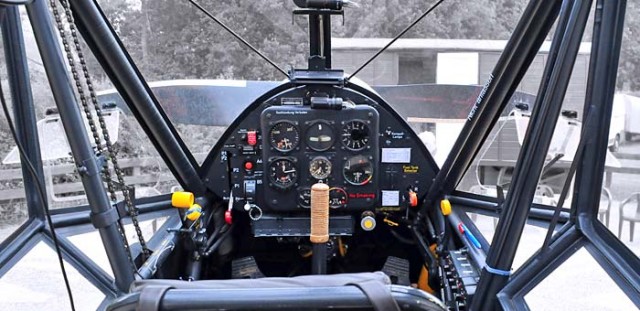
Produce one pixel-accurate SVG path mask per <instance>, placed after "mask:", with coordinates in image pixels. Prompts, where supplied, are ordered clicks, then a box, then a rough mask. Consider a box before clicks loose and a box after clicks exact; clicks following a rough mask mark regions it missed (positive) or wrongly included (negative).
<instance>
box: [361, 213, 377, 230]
mask: <svg viewBox="0 0 640 311" xmlns="http://www.w3.org/2000/svg"><path fill="white" fill-rule="evenodd" d="M360 226H361V227H362V229H363V230H364V231H371V230H373V229H375V227H376V219H375V218H373V217H371V216H365V217H363V218H362V220H361V221H360Z"/></svg>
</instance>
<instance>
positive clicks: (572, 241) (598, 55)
mask: <svg viewBox="0 0 640 311" xmlns="http://www.w3.org/2000/svg"><path fill="white" fill-rule="evenodd" d="M625 7H626V0H613V1H604V0H598V1H597V3H596V11H595V14H596V17H595V24H594V31H593V40H592V43H593V45H592V51H591V61H590V64H589V80H588V83H587V96H586V100H585V108H584V111H585V112H587V111H588V113H589V115H593V116H595V117H594V118H590V119H593V120H595V122H590V123H589V124H586V125H585V126H587V127H586V128H585V130H584V132H583V136H582V137H581V140H584V141H585V143H586V146H585V147H586V148H588V150H590V152H586V153H583V155H582V158H580V159H574V161H580V162H579V168H578V170H577V175H576V179H575V188H574V192H573V195H574V198H573V204H572V207H571V214H572V217H571V219H570V222H569V223H567V224H566V225H565V226H564V227H563V228H562V229H561V230H560V231H559V232H557V233H556V234H555V235H554V239H553V240H552V242H551V243H550V245H549V247H548V248H547V249H543V250H540V251H538V252H537V253H536V254H535V255H534V256H532V257H531V258H530V259H529V260H528V261H527V263H525V264H524V265H523V266H522V268H521V269H520V270H519V271H518V272H517V273H516V274H515V275H514V276H513V277H512V278H511V280H510V281H509V283H508V284H507V285H506V286H505V287H504V289H503V290H502V291H501V292H500V293H499V294H498V299H499V301H500V304H501V307H502V308H503V309H505V310H512V309H517V310H520V309H524V308H525V306H526V302H525V300H524V296H525V295H526V294H527V293H529V292H530V291H531V290H532V289H533V288H534V287H535V286H536V285H538V284H539V283H540V282H541V281H542V280H544V279H545V278H546V277H547V276H549V275H550V274H551V273H552V272H553V271H555V269H556V268H557V267H558V266H560V264H562V263H563V262H564V261H565V260H567V259H568V258H569V257H570V256H571V255H573V254H574V253H575V252H576V251H577V250H578V249H580V248H582V247H584V248H585V249H586V250H587V251H588V252H589V253H590V254H591V255H592V256H593V257H594V259H595V260H596V261H597V262H598V263H599V264H600V266H601V267H602V268H603V269H604V270H605V271H606V272H607V274H609V276H610V277H611V278H612V279H613V280H614V282H615V283H616V284H617V285H618V286H619V287H620V289H621V290H622V291H623V292H624V293H625V294H626V295H627V297H629V299H631V301H632V302H633V303H634V304H635V305H636V306H637V307H640V272H639V271H638V270H637V267H639V266H640V259H638V257H637V256H636V255H635V254H633V253H632V252H631V251H630V250H629V249H628V248H627V247H626V246H625V245H624V244H623V243H622V242H621V241H620V240H619V239H618V238H616V237H615V236H614V235H613V234H612V233H611V232H610V231H609V230H608V229H607V228H606V227H605V226H604V225H603V224H602V223H601V222H599V221H598V220H597V210H598V206H599V202H600V200H599V195H600V190H601V188H602V179H603V171H604V162H605V157H606V149H607V140H608V131H609V122H610V120H611V111H612V106H613V93H614V91H615V79H616V74H617V68H618V58H619V53H620V45H621V41H622V40H621V38H622V29H623V23H624V13H625Z"/></svg>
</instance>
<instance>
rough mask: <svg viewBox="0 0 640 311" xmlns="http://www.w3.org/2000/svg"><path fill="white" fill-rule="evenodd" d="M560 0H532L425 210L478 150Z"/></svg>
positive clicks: (455, 181) (429, 194)
mask: <svg viewBox="0 0 640 311" xmlns="http://www.w3.org/2000/svg"><path fill="white" fill-rule="evenodd" d="M560 5H561V2H560V1H555V0H542V1H531V2H530V3H529V5H528V6H527V8H526V9H525V11H524V13H523V15H522V19H521V20H520V22H519V23H518V25H517V27H516V29H515V30H514V32H513V34H512V35H511V37H510V39H509V41H508V43H507V46H506V47H505V49H504V51H503V53H502V55H501V56H500V59H499V60H498V62H497V64H496V66H495V67H494V69H493V71H492V74H491V75H490V78H489V80H488V81H487V83H486V84H485V86H484V88H483V90H482V92H481V93H480V96H479V97H478V99H477V101H476V104H475V105H474V106H473V107H472V108H471V111H470V113H469V116H468V117H467V121H466V122H465V125H464V127H463V128H462V131H461V132H460V135H459V136H458V138H457V139H456V142H455V144H454V145H453V147H452V149H451V151H450V152H449V156H448V157H447V159H446V160H445V162H444V164H443V165H442V168H441V169H440V172H438V175H436V178H435V179H434V181H433V183H432V184H431V187H430V188H429V191H428V192H427V197H426V199H425V204H424V205H423V213H424V210H425V209H431V210H434V209H435V208H434V203H435V202H436V201H437V200H438V199H439V198H442V197H443V196H444V194H448V193H451V192H453V190H454V188H455V187H456V185H457V184H458V182H459V181H460V180H461V179H462V177H463V176H464V174H465V172H466V170H467V168H468V167H469V165H470V164H471V162H472V161H473V159H474V157H475V155H476V154H477V153H478V151H479V150H480V147H481V146H482V143H483V142H484V141H485V140H486V138H487V136H488V135H489V132H490V131H491V129H492V128H493V125H494V124H495V123H496V122H497V120H498V118H499V117H500V113H501V112H502V110H504V107H505V106H506V105H507V104H508V102H509V99H510V98H511V96H512V95H513V93H514V92H515V90H516V88H517V86H518V84H519V83H520V81H521V80H522V77H523V76H524V74H525V73H526V71H527V69H528V68H529V65H531V62H532V61H533V59H534V58H535V56H536V54H537V53H538V50H539V49H540V46H541V45H542V43H543V42H544V40H545V38H546V35H547V34H548V33H549V30H550V29H551V26H552V25H553V21H555V20H556V17H557V16H558V14H559V12H560Z"/></svg>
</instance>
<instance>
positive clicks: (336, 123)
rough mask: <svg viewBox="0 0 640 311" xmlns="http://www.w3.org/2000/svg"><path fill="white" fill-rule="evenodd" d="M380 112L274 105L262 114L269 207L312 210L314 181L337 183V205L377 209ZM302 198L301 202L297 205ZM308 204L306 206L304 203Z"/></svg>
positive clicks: (363, 108)
mask: <svg viewBox="0 0 640 311" xmlns="http://www.w3.org/2000/svg"><path fill="white" fill-rule="evenodd" d="M378 120H379V115H378V112H377V111H376V110H375V109H374V108H373V107H371V106H366V105H362V106H355V107H353V108H350V109H342V110H326V109H313V108H311V107H305V106H302V107H300V106H272V107H269V108H267V109H264V110H263V111H262V113H261V116H260V125H261V127H260V130H261V132H262V133H266V135H267V137H268V139H264V140H263V143H262V150H263V152H262V160H263V163H266V165H267V166H266V167H267V170H266V174H267V178H266V179H265V180H264V181H263V182H266V183H267V187H263V189H264V190H263V191H264V196H266V197H268V198H270V199H268V200H266V201H265V203H266V205H267V206H266V209H267V210H273V211H288V210H295V209H297V208H299V207H302V208H306V207H308V206H309V205H308V204H306V201H307V200H305V199H304V198H306V197H308V196H309V195H308V194H309V188H310V187H311V185H313V184H315V183H317V182H321V183H326V184H328V185H329V186H330V187H331V189H332V190H331V191H330V193H331V194H332V195H333V199H332V200H331V202H332V204H331V205H332V207H333V208H350V209H363V208H367V207H372V206H373V205H374V202H375V198H376V193H375V191H376V183H377V178H376V175H377V173H378V172H377V169H376V168H375V166H377V165H374V164H375V163H378V152H377V151H378V139H376V138H377V137H378ZM293 202H297V203H298V204H295V205H291V203H293ZM300 203H302V204H300Z"/></svg>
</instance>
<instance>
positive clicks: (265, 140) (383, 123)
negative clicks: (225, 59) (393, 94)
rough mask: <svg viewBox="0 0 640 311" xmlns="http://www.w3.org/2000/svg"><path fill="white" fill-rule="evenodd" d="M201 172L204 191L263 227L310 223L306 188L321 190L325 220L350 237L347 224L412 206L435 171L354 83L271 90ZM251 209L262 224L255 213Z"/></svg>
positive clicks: (382, 105)
mask: <svg viewBox="0 0 640 311" xmlns="http://www.w3.org/2000/svg"><path fill="white" fill-rule="evenodd" d="M318 103H320V104H318ZM203 167H204V169H205V170H204V172H205V175H206V176H204V181H205V184H206V185H207V187H208V188H209V189H210V190H211V191H212V192H213V193H214V194H215V195H217V196H218V197H219V198H221V199H225V200H232V204H231V205H230V206H231V207H232V209H233V210H234V213H243V212H246V213H248V214H249V215H250V217H251V219H252V220H253V222H254V224H256V226H257V225H258V224H260V226H263V227H265V228H267V227H268V228H269V229H273V228H272V227H273V226H276V225H277V226H285V225H283V223H282V221H285V223H286V219H290V220H292V221H291V223H293V222H294V221H293V219H296V221H298V220H299V219H300V218H301V217H302V218H304V217H308V216H309V206H310V188H311V186H312V185H313V184H315V183H318V182H321V183H326V184H328V185H329V187H330V192H329V194H330V200H329V201H330V207H331V221H334V220H335V221H339V222H340V223H341V224H342V226H343V227H342V229H340V230H342V231H341V232H343V233H346V234H349V233H350V232H352V230H350V229H348V228H346V227H345V226H347V227H348V226H349V225H350V224H355V223H357V221H358V218H361V217H364V216H362V215H364V214H365V213H366V215H369V216H370V215H371V213H379V212H385V213H402V214H403V215H404V214H405V213H406V210H407V209H411V208H414V207H416V205H418V202H419V201H420V200H422V199H423V198H424V196H425V194H426V191H427V189H428V188H429V185H430V183H431V181H432V179H433V177H434V176H435V173H436V171H437V166H436V165H435V162H434V161H433V159H432V157H431V155H430V154H429V152H428V151H427V149H426V147H425V146H424V145H423V144H422V142H421V141H420V140H419V138H418V136H417V134H416V133H415V132H414V131H413V130H412V129H411V128H410V127H409V125H408V124H407V123H406V122H405V121H404V120H403V119H402V118H401V117H400V116H399V115H398V114H397V113H396V112H395V111H394V110H393V109H392V108H391V107H389V105H388V104H387V103H386V102H384V100H383V99H382V98H380V97H379V96H377V95H376V94H375V93H373V92H372V91H370V90H368V89H366V88H363V87H356V86H355V85H354V86H352V87H344V86H342V87H338V86H331V85H284V86H282V87H279V88H276V89H274V90H272V91H270V92H268V93H267V94H265V95H264V96H262V97H261V98H259V99H258V100H256V102H254V103H253V104H252V105H250V106H249V107H248V108H247V109H246V110H245V111H244V112H243V113H242V114H241V115H240V117H239V118H238V119H237V120H236V121H235V122H234V123H233V124H232V125H231V126H230V127H229V128H228V129H227V131H226V132H225V134H223V135H222V137H221V139H220V141H218V143H217V144H216V146H215V147H214V149H213V150H212V152H211V154H210V155H209V156H208V158H207V160H205V163H204V164H203ZM256 207H257V208H259V209H260V211H261V212H260V213H259V214H260V217H253V216H251V215H252V213H251V211H250V209H253V208H256ZM263 215H264V217H262V216H263ZM270 217H271V218H270ZM259 218H261V219H259ZM265 219H272V220H273V221H274V223H273V224H269V225H265V223H266V221H265ZM349 219H351V220H350V221H347V220H349ZM276 220H277V221H276ZM331 226H333V222H332V223H331V224H330V227H331ZM336 230H337V229H336ZM283 235H287V234H284V233H283ZM290 235H296V234H295V233H291V234H290Z"/></svg>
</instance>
